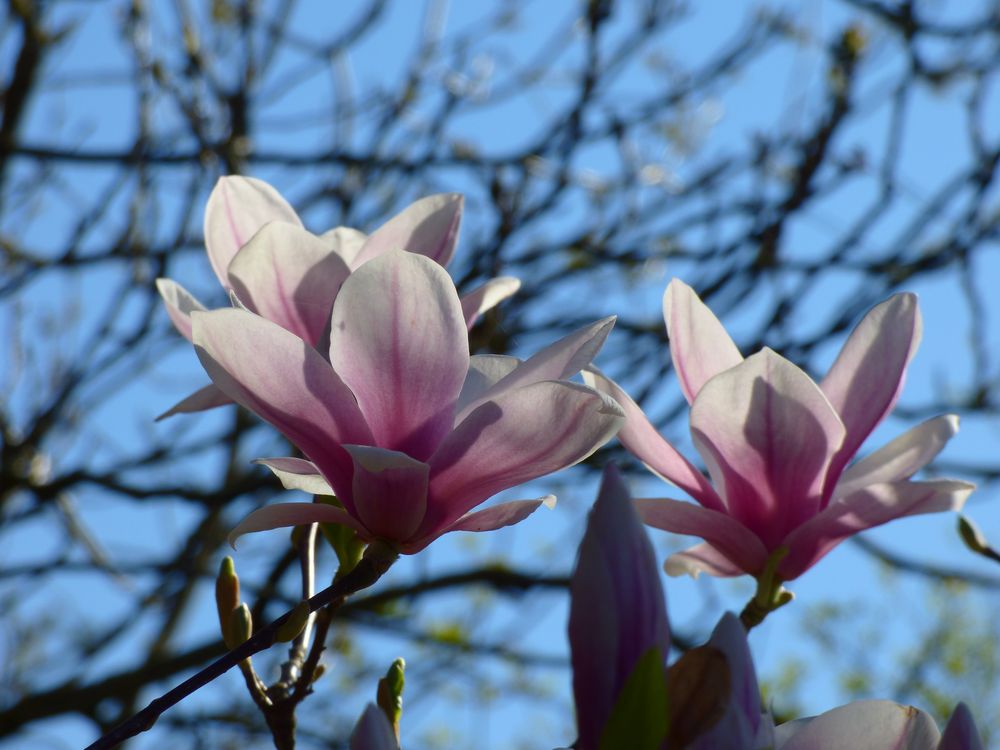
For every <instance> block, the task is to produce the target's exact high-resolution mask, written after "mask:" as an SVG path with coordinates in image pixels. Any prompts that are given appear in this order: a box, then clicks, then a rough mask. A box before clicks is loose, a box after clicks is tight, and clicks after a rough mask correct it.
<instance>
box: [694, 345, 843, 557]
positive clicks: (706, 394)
mask: <svg viewBox="0 0 1000 750" xmlns="http://www.w3.org/2000/svg"><path fill="white" fill-rule="evenodd" d="M691 436H692V439H693V441H694V445H695V447H696V448H697V449H698V452H699V453H701V456H702V458H703V459H704V460H705V464H706V466H707V467H708V471H709V474H710V475H711V477H712V481H713V484H714V485H715V487H716V489H717V490H718V492H719V494H720V495H721V496H722V498H723V500H724V502H725V504H726V507H727V508H728V513H729V515H731V516H732V517H733V518H735V519H737V520H738V521H740V523H742V524H743V525H745V526H746V527H747V528H748V529H750V530H751V531H753V532H754V533H756V534H757V536H759V537H760V539H761V541H763V542H764V544H765V546H767V548H768V549H769V550H773V549H775V548H776V547H777V546H778V543H779V542H780V541H781V540H782V539H783V538H784V537H785V535H786V534H787V533H788V532H789V531H790V530H791V529H794V528H795V527H797V526H799V525H800V524H801V523H803V521H805V520H806V519H808V518H811V517H813V516H814V515H816V513H817V512H819V508H820V503H821V500H822V494H823V486H824V481H825V479H826V474H827V470H828V467H829V465H830V460H831V458H832V457H833V456H834V454H835V453H836V452H837V449H838V448H840V446H841V444H842V442H843V440H844V426H843V424H841V422H840V419H839V418H838V417H837V414H836V412H834V410H833V409H832V408H831V407H830V404H829V402H828V401H827V400H826V397H825V396H824V395H823V393H822V391H820V389H819V388H817V387H816V384H815V383H814V382H813V381H812V380H811V379H810V378H809V376H808V375H806V374H805V373H804V372H802V370H800V369H799V368H798V367H796V366H795V365H793V364H792V363H791V362H789V361H788V360H786V359H784V358H783V357H780V356H778V355H777V354H775V353H774V352H773V351H771V350H770V349H764V350H762V351H760V352H758V353H757V354H754V355H753V356H751V357H748V358H747V359H746V360H744V361H743V363H742V364H740V365H737V366H736V367H733V368H730V369H728V370H726V371H725V372H722V373H720V374H718V375H716V376H715V377H714V378H712V379H711V380H710V381H709V382H708V383H706V384H705V385H704V386H703V387H702V389H701V390H700V391H699V392H698V397H697V398H696V399H695V401H694V404H693V405H692V406H691Z"/></svg>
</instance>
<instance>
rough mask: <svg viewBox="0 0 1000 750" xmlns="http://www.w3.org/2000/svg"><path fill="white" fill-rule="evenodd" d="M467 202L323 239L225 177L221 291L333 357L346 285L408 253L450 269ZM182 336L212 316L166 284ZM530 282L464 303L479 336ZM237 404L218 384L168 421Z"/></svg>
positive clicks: (215, 210) (210, 229)
mask: <svg viewBox="0 0 1000 750" xmlns="http://www.w3.org/2000/svg"><path fill="white" fill-rule="evenodd" d="M462 206H463V199H462V196H461V195H457V194H455V193H444V194H441V195H432V196H428V197H426V198H422V199H420V200H418V201H417V202H415V203H413V204H411V205H410V206H409V207H407V208H406V209H404V210H403V211H402V212H401V213H399V214H398V215H397V216H395V217H393V218H392V219H390V220H389V221H388V222H386V223H385V224H383V225H382V226H381V227H379V228H378V229H377V230H375V232H374V233H372V234H371V235H365V234H364V233H362V232H359V231H358V230H356V229H351V228H349V227H337V228H335V229H331V230H330V231H328V232H326V233H324V234H322V235H318V236H317V235H315V234H312V233H311V232H309V231H307V230H306V229H305V228H304V227H303V226H302V221H301V220H300V219H299V217H298V215H297V214H296V213H295V210H294V209H293V208H292V207H291V206H290V205H288V203H287V201H285V199H284V198H282V197H281V195H280V194H279V193H278V191H276V190H275V189H274V188H273V187H271V186H270V185H268V184H267V183H266V182H263V181H262V180H258V179H254V178H252V177H237V176H233V177H222V178H221V179H220V180H219V182H218V184H216V186H215V189H214V190H212V194H211V195H210V196H209V199H208V204H207V206H206V207H205V247H206V249H207V250H208V258H209V261H210V262H211V264H212V269H213V270H214V271H215V275H216V276H217V277H218V278H219V283H221V284H222V287H223V288H224V289H225V290H226V292H228V293H229V294H230V295H233V296H235V298H236V299H238V301H239V304H240V305H241V306H243V307H245V308H246V309H248V310H250V311H251V312H255V313H257V314H258V315H260V316H261V317H264V318H267V319H268V320H271V321H273V322H275V323H277V324H278V325H280V326H281V327H282V328H285V329H286V330H288V331H291V332H292V333H294V334H295V335H296V336H298V337H299V338H301V339H302V340H304V341H306V342H308V343H309V344H312V345H313V346H315V347H317V348H320V349H325V341H326V339H325V337H326V335H327V325H328V323H329V321H330V310H331V309H332V308H333V301H334V300H335V299H336V297H337V293H338V291H339V290H340V287H341V285H342V284H343V283H344V280H345V279H346V278H347V277H348V276H349V275H350V273H351V272H352V271H354V270H356V269H357V268H358V267H359V266H361V265H362V264H363V263H366V262H368V261H369V260H372V259H373V258H377V257H379V256H380V255H382V254H383V253H385V252H387V251H389V250H408V251H411V252H415V253H419V254H421V255H426V256H427V257H429V258H431V259H432V260H435V261H437V262H438V263H439V264H441V265H442V266H447V265H448V263H449V262H450V261H451V258H452V256H453V255H454V252H455V245H456V243H457V241H458V232H459V226H460V224H461V219H462ZM156 285H157V289H159V292H160V296H161V297H162V298H163V301H164V303H165V305H166V308H167V313H168V314H169V315H170V319H171V321H172V322H173V324H174V326H175V327H176V328H177V330H178V331H179V332H180V333H181V334H182V335H183V336H184V337H185V338H187V339H188V340H191V313H193V312H199V311H203V310H205V309H206V308H205V306H204V305H202V304H201V303H200V302H199V301H198V300H197V299H195V298H194V296H193V295H191V294H190V293H189V292H188V291H187V290H185V289H184V288H183V287H182V286H181V285H180V284H178V283H176V282H175V281H171V280H170V279H157V281H156ZM519 286H520V282H519V281H518V280H517V279H515V278H513V277H509V276H501V277H498V278H495V279H491V280H490V281H488V282H486V283H485V284H483V285H482V286H480V287H478V288H476V289H474V290H473V291H471V292H469V293H468V294H467V295H465V296H464V297H463V298H462V314H463V316H464V318H465V322H466V325H467V326H468V327H469V328H471V327H472V325H473V324H474V323H475V321H476V320H477V319H478V317H479V315H480V314H481V313H483V312H485V311H487V310H489V309H490V308H492V307H494V306H495V305H497V304H498V303H500V302H501V301H503V300H504V299H506V298H507V297H509V296H510V295H512V294H514V292H516V291H517V289H518V287H519ZM225 403H229V399H228V398H226V397H225V395H224V394H222V393H220V392H219V390H218V389H217V388H215V387H214V386H212V385H209V386H206V387H205V388H203V389H201V390H199V391H197V392H196V393H194V394H192V395H191V396H188V397H187V398H186V399H184V400H183V401H181V402H180V403H179V404H177V405H176V406H174V407H173V408H172V409H170V410H169V411H168V412H166V414H164V415H163V416H164V417H166V416H170V415H172V414H177V413H180V412H192V411H202V410H204V409H210V408H213V407H215V406H220V405H222V404H225Z"/></svg>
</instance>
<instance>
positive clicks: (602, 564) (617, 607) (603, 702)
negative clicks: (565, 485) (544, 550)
mask: <svg viewBox="0 0 1000 750" xmlns="http://www.w3.org/2000/svg"><path fill="white" fill-rule="evenodd" d="M630 500H631V498H630V497H629V494H628V490H627V489H626V487H625V485H624V483H623V482H622V480H621V477H620V476H619V474H618V471H617V470H616V469H615V467H614V466H613V465H612V466H608V468H607V469H606V470H605V472H604V480H603V482H602V483H601V491H600V493H599V494H598V496H597V501H596V502H595V503H594V508H593V510H592V511H591V512H590V518H589V519H588V521H587V531H586V533H585V534H584V537H583V541H582V542H581V544H580V553H579V557H578V560H577V564H576V570H575V571H574V572H573V579H572V581H571V583H570V610H569V643H570V650H571V654H572V662H573V695H574V698H575V701H576V724H577V731H578V733H579V741H578V744H577V747H579V748H580V750H597V748H599V747H601V736H602V733H603V732H604V729H605V726H606V724H607V722H608V719H609V718H610V716H611V713H612V710H613V708H614V706H615V703H616V702H617V700H618V697H619V695H620V693H621V692H622V688H623V686H624V685H625V682H626V680H627V679H628V678H629V676H630V675H631V674H632V672H633V670H634V669H635V668H636V666H637V665H638V663H639V660H640V659H642V658H643V657H644V656H645V655H646V654H647V653H648V652H649V651H650V650H654V651H655V652H656V656H655V659H656V661H657V663H658V665H659V666H660V668H661V671H662V672H663V680H664V689H665V685H666V659H667V656H668V654H669V652H670V627H669V625H668V623H667V610H666V605H665V602H664V598H663V586H662V585H661V583H660V577H659V572H658V569H657V564H656V557H655V555H654V553H653V546H652V545H651V544H650V543H649V539H648V538H647V536H646V531H645V529H644V528H643V525H642V522H641V521H640V519H639V517H638V516H637V515H636V512H635V510H633V508H632V505H631V502H630ZM655 708H656V709H657V710H659V711H660V712H661V713H662V712H663V711H665V710H666V706H656V707H655Z"/></svg>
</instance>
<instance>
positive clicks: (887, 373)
mask: <svg viewBox="0 0 1000 750" xmlns="http://www.w3.org/2000/svg"><path fill="white" fill-rule="evenodd" d="M921 330H922V324H921V320H920V310H919V308H918V307H917V297H916V295H914V294H897V295H894V296H892V297H890V298H889V299H887V300H886V301H885V302H883V303H881V304H879V305H876V306H875V307H874V308H873V309H872V310H871V311H870V312H869V313H868V314H867V315H865V317H864V318H862V319H861V322H860V323H858V325H857V327H856V328H855V329H854V330H853V331H852V332H851V335H850V337H848V339H847V343H845V344H844V348H843V349H841V351H840V354H839V355H838V356H837V360H836V361H835V362H834V363H833V366H832V367H831V368H830V371H829V372H828V373H827V375H826V377H825V378H823V380H822V382H821V383H820V388H822V389H823V393H825V394H826V397H827V398H828V399H830V403H831V404H833V408H834V409H836V410H837V413H838V414H839V415H840V418H841V421H843V423H844V426H845V427H846V428H847V436H846V437H845V439H844V444H843V447H842V448H841V449H840V452H839V453H838V454H837V456H836V458H835V459H834V467H833V473H831V478H830V481H831V486H830V487H828V490H832V483H833V482H835V481H836V479H835V478H834V475H835V474H836V473H838V472H839V471H840V470H841V469H842V468H843V467H844V466H845V465H846V464H847V462H848V461H850V460H851V457H852V456H853V455H854V454H855V453H856V452H857V450H858V448H860V447H861V444H862V443H863V442H864V441H865V438H867V437H868V435H869V434H870V433H871V431H872V430H874V429H875V426H876V425H877V424H878V423H879V422H881V421H882V419H883V418H885V416H886V414H888V413H889V412H890V411H892V407H893V406H894V405H895V403H896V399H897V398H898V397H899V392H900V391H901V390H902V388H903V378H904V375H905V374H906V366H907V364H909V362H910V359H912V357H913V355H914V353H915V352H916V350H917V345H918V344H919V343H920V335H921ZM828 494H829V493H828Z"/></svg>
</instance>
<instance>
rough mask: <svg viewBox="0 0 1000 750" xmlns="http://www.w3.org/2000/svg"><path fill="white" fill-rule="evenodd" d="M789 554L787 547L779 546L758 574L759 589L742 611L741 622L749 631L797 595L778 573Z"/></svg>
mask: <svg viewBox="0 0 1000 750" xmlns="http://www.w3.org/2000/svg"><path fill="white" fill-rule="evenodd" d="M787 555H788V548H787V547H779V548H778V549H776V550H775V551H774V552H772V553H771V556H770V557H769V558H767V563H766V564H765V565H764V570H763V571H762V572H761V573H760V575H759V576H757V591H756V593H755V594H754V596H753V598H752V599H751V600H750V601H749V602H747V605H746V606H745V607H744V608H743V611H742V612H740V622H741V623H743V627H744V628H746V631H747V632H748V633H749V632H750V631H751V630H752V629H753V628H755V627H757V626H758V625H760V624H761V623H762V622H763V621H764V618H765V617H767V616H768V615H769V614H770V613H771V612H773V611H774V610H776V609H780V608H781V607H784V606H785V605H786V604H788V602H790V601H791V600H792V599H794V598H795V595H794V594H793V593H792V592H791V591H789V590H788V589H786V588H784V587H783V586H782V585H781V584H782V581H781V577H780V576H779V575H778V565H779V564H780V563H781V561H782V560H783V559H785V557H786V556H787Z"/></svg>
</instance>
